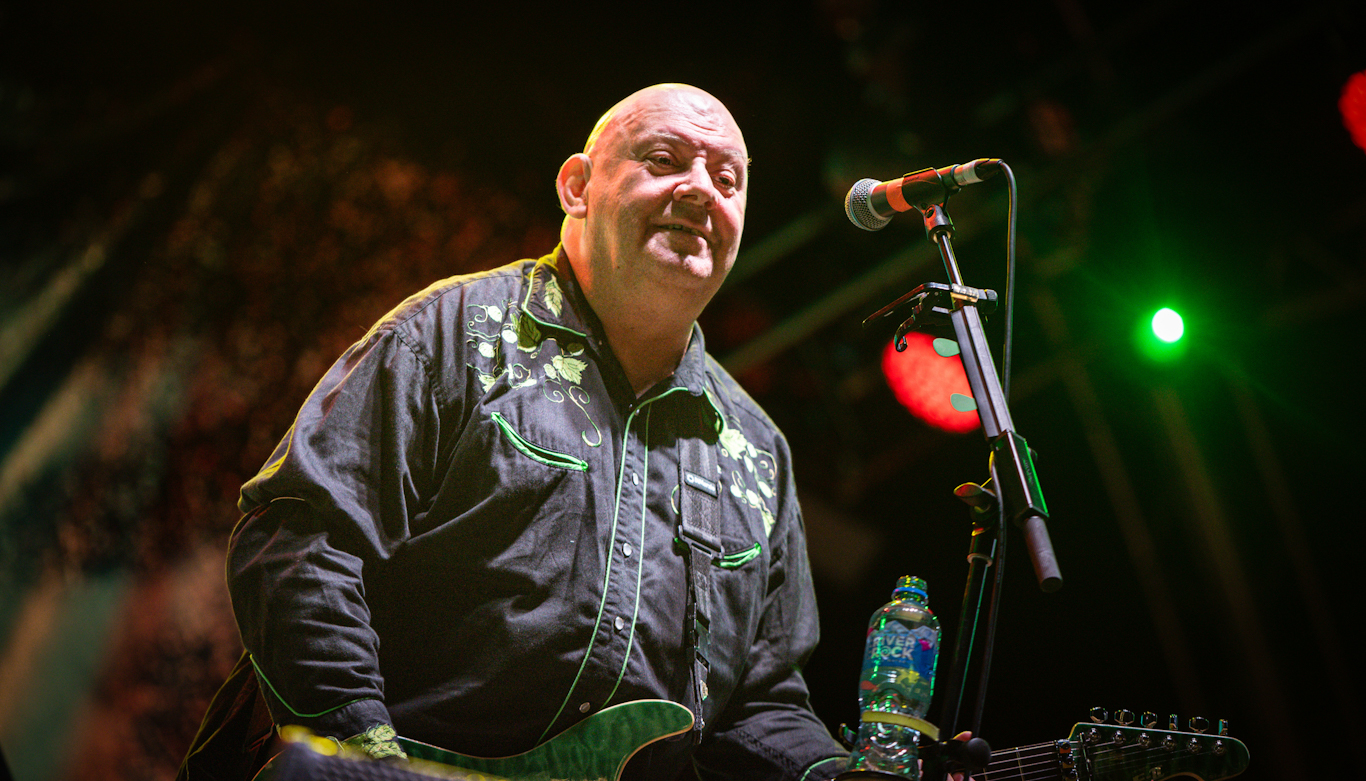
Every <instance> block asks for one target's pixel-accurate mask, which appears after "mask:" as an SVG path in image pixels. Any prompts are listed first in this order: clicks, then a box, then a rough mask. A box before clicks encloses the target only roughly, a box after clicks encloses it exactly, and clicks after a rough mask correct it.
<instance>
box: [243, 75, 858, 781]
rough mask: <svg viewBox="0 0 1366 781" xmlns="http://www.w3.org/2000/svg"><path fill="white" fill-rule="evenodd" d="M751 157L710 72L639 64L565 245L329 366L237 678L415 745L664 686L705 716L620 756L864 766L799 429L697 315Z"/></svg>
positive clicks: (591, 143)
mask: <svg viewBox="0 0 1366 781" xmlns="http://www.w3.org/2000/svg"><path fill="white" fill-rule="evenodd" d="M747 159H748V158H747V153H746V148H745V141H744V137H743V136H742V134H741V132H740V129H739V127H738V126H737V125H736V123H735V120H734V118H733V117H732V116H731V115H730V112H729V111H727V110H726V108H725V106H723V105H722V104H721V103H720V102H719V101H718V100H717V99H716V98H714V97H712V96H711V95H709V94H707V93H706V92H704V91H702V90H700V89H697V88H695V87H690V86H686V85H672V84H671V85H657V86H654V87H649V88H647V89H644V90H641V91H640V92H637V93H635V94H633V95H631V96H630V97H628V98H626V99H625V100H623V101H622V102H621V103H619V104H617V105H616V106H614V107H613V108H612V109H611V110H610V111H608V112H607V114H605V115H604V116H603V118H602V119H601V120H600V121H599V122H598V125H597V126H596V127H595V128H594V130H593V133H592V135H591V136H590V137H589V140H588V144H587V145H586V147H585V149H584V151H583V152H582V153H580V154H575V155H573V156H571V157H570V158H569V159H568V160H566V161H565V163H564V164H563V165H562V166H561V168H560V171H559V175H558V176H557V178H556V188H557V191H558V194H559V200H560V204H561V206H562V208H563V210H564V212H565V219H564V225H563V228H562V231H561V244H560V246H559V247H557V248H555V250H554V251H552V252H551V253H550V254H548V255H546V256H545V257H542V258H540V259H537V260H524V261H520V262H517V263H513V264H511V265H508V266H504V267H502V268H498V269H495V270H493V271H489V272H486V273H481V274H475V275H470V276H463V277H455V278H452V279H448V280H444V281H442V282H439V283H437V284H435V285H433V286H432V287H430V288H428V289H427V290H424V291H422V292H421V293H418V294H417V295H415V296H413V297H412V298H410V299H408V300H407V301H406V302H404V303H403V304H401V305H400V306H399V307H398V308H396V309H395V310H394V311H393V312H391V313H389V314H388V315H386V316H385V317H384V318H383V319H382V320H381V321H380V322H379V323H378V324H376V325H375V327H374V328H372V329H371V330H370V332H369V333H368V334H367V335H366V336H365V337H364V338H363V339H361V340H360V341H359V342H357V343H356V344H355V345H353V346H352V347H351V348H350V349H349V350H347V352H346V353H345V354H344V355H343V356H342V357H341V358H340V359H339V360H338V362H337V363H336V364H335V365H334V366H333V367H332V369H331V370H330V371H329V372H328V373H327V375H326V376H325V377H324V378H323V379H322V381H321V382H320V383H319V384H318V386H317V388H316V389H315V390H314V391H313V393H312V395H311V396H310V397H309V398H308V400H307V401H306V402H305V403H304V406H303V408H302V409H301V410H300V412H299V415H298V417H297V419H296V420H295V422H294V425H293V426H292V427H291V428H290V430H289V432H288V433H287V434H286V435H285V437H284V439H283V440H282V441H281V443H280V445H279V446H278V448H277V449H276V451H275V453H274V454H273V455H272V456H271V458H270V460H269V461H268V462H267V463H266V465H265V467H264V468H263V469H262V470H261V472H260V473H259V474H258V475H257V476H256V477H255V478H253V479H252V480H250V481H249V482H248V483H247V484H246V485H245V486H244V487H243V489H242V497H241V501H240V503H239V506H240V509H241V510H242V512H243V513H244V517H243V519H242V521H241V523H240V524H239V525H238V527H237V528H236V530H235V531H234V533H233V536H232V540H231V544H230V550H229V556H228V572H229V587H230V592H231V595H232V600H233V608H234V611H235V614H236V617H237V621H238V624H239V626H240V628H241V632H242V638H243V641H244V644H245V646H246V649H247V654H246V656H244V662H243V665H242V670H244V671H245V677H240V680H241V681H243V685H244V686H245V687H247V689H250V688H251V687H259V691H260V697H261V701H263V702H264V705H265V709H268V713H269V717H270V719H269V722H270V723H271V724H273V725H285V724H301V725H304V726H306V727H308V728H310V729H312V730H313V731H314V732H316V733H319V734H321V735H324V736H331V737H334V738H337V739H338V740H349V741H351V742H352V743H353V744H354V745H358V746H360V747H362V748H363V750H365V751H366V752H367V753H369V754H370V755H371V756H374V757H378V758H391V759H398V760H400V761H401V760H402V759H403V758H404V757H405V756H406V755H407V754H412V753H414V752H415V750H417V751H421V750H422V749H421V746H419V745H418V744H417V743H414V742H413V741H419V742H421V743H425V744H432V745H434V746H439V747H441V748H443V749H447V750H450V751H454V752H460V753H461V754H466V755H478V756H505V755H515V754H518V753H520V752H525V751H528V750H529V749H532V748H533V747H536V746H540V745H544V744H546V743H547V742H550V743H552V744H553V743H554V742H555V740H556V736H558V735H561V733H564V732H565V730H568V729H570V728H572V727H575V725H581V724H582V723H584V722H588V723H589V724H592V725H594V728H595V729H597V728H602V729H603V730H604V731H605V732H606V733H610V734H612V735H624V734H626V733H627V732H630V731H631V730H630V729H628V728H627V727H628V726H629V727H631V728H636V727H639V726H640V725H641V724H642V723H644V722H646V721H648V720H649V719H650V718H653V717H654V716H653V715H648V714H647V713H646V711H645V710H643V708H649V707H660V708H665V709H667V710H666V711H665V712H663V713H662V715H659V718H660V719H662V720H663V721H665V722H669V724H670V725H672V726H664V727H661V728H660V730H659V731H660V732H663V733H668V732H676V733H679V734H677V735H675V736H673V737H669V738H668V739H664V740H658V741H655V742H649V744H648V745H645V746H643V747H642V746H640V745H631V742H632V741H641V742H646V741H645V740H644V739H643V738H640V737H638V736H637V737H623V738H620V741H618V742H621V743H623V744H622V745H615V744H613V745H610V746H607V747H605V748H601V749H600V748H599V747H598V746H594V747H593V748H594V751H599V750H602V751H616V752H619V753H620V754H621V757H620V763H624V762H625V761H626V760H627V759H628V758H629V759H630V762H629V765H626V770H625V775H624V776H623V777H626V778H642V779H643V778H649V779H673V778H678V777H684V778H687V777H691V776H693V775H694V774H695V775H697V776H699V777H701V778H704V779H711V778H745V779H769V778H771V779H792V780H793V781H796V780H797V779H821V778H829V777H832V776H834V775H835V774H836V773H838V772H839V771H840V770H842V769H843V766H844V752H843V751H842V750H841V749H840V748H839V746H838V745H837V744H836V743H835V742H834V741H833V740H832V739H831V737H830V735H829V734H828V732H827V731H826V729H825V727H824V726H823V725H822V723H821V722H820V721H819V720H818V719H817V718H816V717H815V716H814V715H813V714H812V713H811V710H810V708H809V706H808V703H807V699H808V697H807V688H806V684H805V682H804V681H803V680H802V675H801V667H802V665H803V663H804V662H805V661H806V659H807V657H808V655H809V654H810V653H811V650H812V649H813V647H814V646H815V643H816V637H817V621H816V606H815V601H814V597H813V594H812V587H811V576H810V571H809V567H808V563H807V553H806V542H805V537H804V532H803V528H802V521H801V515H800V511H799V508H798V506H797V501H796V496H795V492H794V487H793V481H792V470H791V458H790V454H789V452H788V447H787V443H786V442H785V440H784V439H783V437H782V435H781V433H780V432H779V431H778V430H777V429H776V427H775V426H774V425H773V423H772V421H770V420H769V418H768V417H767V416H766V415H765V414H764V412H763V411H762V410H761V409H760V408H759V407H758V405H757V404H755V402H754V401H753V400H752V399H751V398H750V397H749V396H748V395H747V394H746V393H745V392H744V390H742V389H741V388H740V387H739V385H737V384H736V383H735V381H734V380H733V379H732V378H731V377H730V376H729V375H728V374H727V373H726V372H725V371H724V370H723V369H722V368H721V367H720V366H719V365H718V364H717V363H716V362H715V361H714V360H713V359H712V358H711V357H710V356H709V355H707V354H706V351H705V347H704V344H703V340H702V333H701V331H700V329H699V328H698V327H697V325H696V320H697V316H698V314H699V313H700V312H701V311H702V310H703V308H704V307H705V306H706V305H707V303H708V302H709V301H710V300H711V298H712V296H713V295H714V294H715V293H716V290H717V288H719V287H720V285H721V283H722V281H723V280H724V279H725V277H726V274H727V273H728V272H729V271H730V268H731V266H732V265H733V264H734V262H735V257H736V253H737V251H738V249H739V245H740V236H741V233H742V230H743V227H744V216H745V204H746V198H747V192H748V191H747V185H748V171H747ZM239 699H241V700H242V701H246V698H239ZM656 700H666V701H672V702H673V703H677V705H672V706H671V705H669V704H668V703H664V704H663V705H659V706H655V705H649V704H647V703H649V702H650V701H656ZM622 704H628V705H627V706H626V707H625V708H624V709H622V708H614V706H619V705H622ZM263 712H264V710H262V711H258V718H257V720H256V721H257V723H258V724H259V723H261V722H262V721H263V720H262V719H261V718H259V717H260V715H261V713H263ZM621 714H627V715H626V716H625V717H624V720H623V721H622V722H620V724H619V725H618V723H615V722H614V723H612V725H609V726H606V727H602V726H601V725H604V724H608V720H609V719H616V718H622V716H621ZM650 714H655V712H654V711H651V712H650ZM680 714H681V716H680ZM679 718H681V721H678V722H673V721H670V719H679ZM595 719H596V720H597V721H595ZM651 723H653V722H651ZM248 732H250V730H249V731H248ZM259 737H260V736H259V735H252V734H247V735H246V739H247V741H248V742H249V743H251V744H252V745H253V746H255V745H261V744H258V743H254V742H252V741H254V740H256V739H257V738H259ZM595 740H596V739H595ZM617 740H618V739H617V738H613V741H617ZM608 742H609V743H611V742H612V741H608ZM637 749H639V751H638V752H637ZM632 757H633V758H632ZM556 772H557V777H559V776H560V775H562V776H565V777H574V776H573V773H574V772H586V771H579V770H575V769H572V768H565V769H562V770H557V771H556Z"/></svg>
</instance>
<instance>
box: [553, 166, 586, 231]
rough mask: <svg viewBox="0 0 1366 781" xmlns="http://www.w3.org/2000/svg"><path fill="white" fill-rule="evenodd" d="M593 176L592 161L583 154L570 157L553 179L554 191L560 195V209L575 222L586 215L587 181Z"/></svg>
mask: <svg viewBox="0 0 1366 781" xmlns="http://www.w3.org/2000/svg"><path fill="white" fill-rule="evenodd" d="M592 176H593V159H592V158H591V157H589V156H588V155H585V154H582V153H580V154H577V155H571V156H570V157H569V159H568V160H565V161H564V165H561V166H560V174H559V176H556V177H555V189H556V190H557V191H559V194H560V208H561V209H563V210H564V213H565V214H567V215H569V216H570V217H573V218H574V219H576V220H582V219H583V218H584V215H586V214H588V197H587V191H588V180H589V179H590V178H592Z"/></svg>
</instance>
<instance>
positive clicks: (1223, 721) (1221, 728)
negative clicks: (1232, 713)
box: [1219, 719, 1228, 737]
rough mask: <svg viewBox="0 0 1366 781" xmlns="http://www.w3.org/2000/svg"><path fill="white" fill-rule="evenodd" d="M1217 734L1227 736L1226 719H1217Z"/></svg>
mask: <svg viewBox="0 0 1366 781" xmlns="http://www.w3.org/2000/svg"><path fill="white" fill-rule="evenodd" d="M1219 734H1220V735H1223V736H1225V737H1227V736H1228V719H1219Z"/></svg>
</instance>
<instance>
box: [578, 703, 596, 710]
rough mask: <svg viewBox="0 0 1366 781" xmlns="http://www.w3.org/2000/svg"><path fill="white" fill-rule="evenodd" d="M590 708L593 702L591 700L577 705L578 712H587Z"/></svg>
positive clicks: (591, 708)
mask: <svg viewBox="0 0 1366 781" xmlns="http://www.w3.org/2000/svg"><path fill="white" fill-rule="evenodd" d="M590 710H593V703H591V702H585V703H584V704H582V705H580V706H579V713H587V712H588V711H590Z"/></svg>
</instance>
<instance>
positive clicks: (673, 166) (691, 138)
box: [584, 87, 748, 303]
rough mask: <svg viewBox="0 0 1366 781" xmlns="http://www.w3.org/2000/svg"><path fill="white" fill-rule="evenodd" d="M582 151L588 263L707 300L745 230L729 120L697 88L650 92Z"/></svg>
mask: <svg viewBox="0 0 1366 781" xmlns="http://www.w3.org/2000/svg"><path fill="white" fill-rule="evenodd" d="M587 152H588V154H589V156H590V157H591V158H592V160H593V166H592V174H591V176H590V177H589V182H588V186H587V190H586V192H585V195H586V197H587V202H588V210H587V214H586V216H585V217H586V218H585V225H584V230H585V233H586V238H587V239H588V242H589V246H590V247H591V251H592V256H593V263H594V264H595V265H598V266H600V267H601V270H602V271H610V272H612V276H613V277H614V278H616V279H617V280H619V281H627V280H629V281H632V282H634V283H641V282H649V283H653V284H655V285H659V286H662V288H664V289H667V288H673V289H676V290H677V291H678V292H687V293H692V294H701V295H702V296H704V298H703V299H702V303H705V301H706V300H709V299H710V298H711V295H712V294H713V293H715V291H716V289H717V288H718V287H720V285H721V282H722V281H723V280H724V279H725V276H726V274H727V273H728V272H729V271H730V268H731V266H732V265H733V264H734V262H735V256H736V253H737V252H738V251H739V247H740V234H741V232H742V230H743V227H744V218H745V203H746V195H747V190H746V187H747V184H748V183H747V181H746V179H747V174H748V171H747V170H746V164H747V157H746V152H745V142H744V138H743V136H742V135H741V133H740V129H739V127H738V126H737V125H736V124H735V120H734V119H733V118H732V117H731V115H730V112H728V111H727V110H726V108H725V107H724V106H723V105H721V103H720V102H719V101H717V100H716V99H715V98H713V97H712V96H710V95H708V94H707V93H705V92H702V91H701V90H697V89H695V88H686V87H676V88H661V89H654V90H647V91H644V92H642V93H637V95H634V96H632V97H631V98H629V99H628V100H627V101H625V102H623V103H622V104H621V105H620V106H618V107H617V109H615V110H614V111H613V112H612V113H611V114H609V116H608V117H607V118H606V119H605V121H604V122H603V123H601V124H600V128H599V131H598V132H595V134H594V137H593V138H592V139H590V142H589V148H588V150H587ZM595 276H599V278H601V275H598V274H595Z"/></svg>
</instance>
